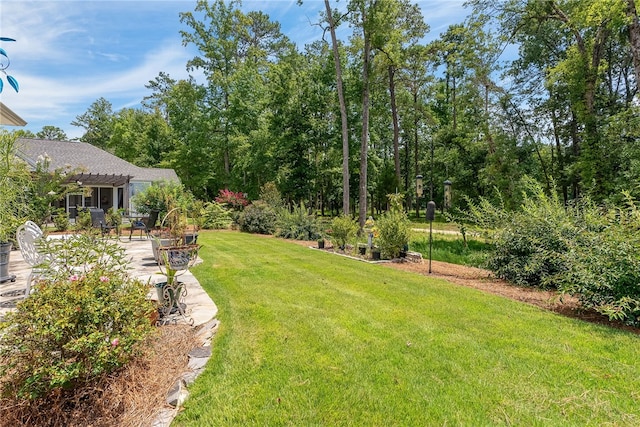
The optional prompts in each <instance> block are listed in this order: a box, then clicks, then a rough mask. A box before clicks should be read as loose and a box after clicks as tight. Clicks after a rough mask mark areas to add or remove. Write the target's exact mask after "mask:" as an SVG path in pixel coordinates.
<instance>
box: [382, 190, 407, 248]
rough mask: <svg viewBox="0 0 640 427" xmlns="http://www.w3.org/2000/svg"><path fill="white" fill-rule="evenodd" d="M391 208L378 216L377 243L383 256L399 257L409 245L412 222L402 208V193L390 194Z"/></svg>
mask: <svg viewBox="0 0 640 427" xmlns="http://www.w3.org/2000/svg"><path fill="white" fill-rule="evenodd" d="M389 199H390V209H389V211H387V212H385V213H384V214H382V215H381V216H380V218H378V220H377V221H376V225H375V227H376V229H377V230H378V233H377V234H378V236H377V237H376V239H375V243H376V245H377V246H378V247H379V248H380V252H381V254H382V257H383V258H397V257H398V256H399V255H400V252H401V251H403V250H405V248H406V247H408V245H409V239H410V237H411V230H410V227H409V226H410V222H409V219H408V218H407V215H406V214H405V213H404V211H403V210H402V195H399V194H398V195H396V194H393V195H389Z"/></svg>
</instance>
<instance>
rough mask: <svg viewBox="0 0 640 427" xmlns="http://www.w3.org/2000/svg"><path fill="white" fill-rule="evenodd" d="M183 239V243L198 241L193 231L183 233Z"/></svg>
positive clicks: (192, 243) (191, 243) (193, 243)
mask: <svg viewBox="0 0 640 427" xmlns="http://www.w3.org/2000/svg"><path fill="white" fill-rule="evenodd" d="M183 241H184V244H185V245H195V244H196V243H198V233H197V232H195V231H194V232H193V233H185V235H184V239H183Z"/></svg>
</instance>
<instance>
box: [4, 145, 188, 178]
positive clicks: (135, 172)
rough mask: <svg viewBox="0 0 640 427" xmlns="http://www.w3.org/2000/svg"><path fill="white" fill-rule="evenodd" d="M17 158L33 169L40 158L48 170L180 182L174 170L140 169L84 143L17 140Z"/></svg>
mask: <svg viewBox="0 0 640 427" xmlns="http://www.w3.org/2000/svg"><path fill="white" fill-rule="evenodd" d="M16 146H17V154H18V157H20V158H21V159H23V160H24V161H25V162H27V163H28V164H29V166H31V167H32V168H35V165H36V163H37V162H38V158H39V157H44V156H45V155H46V156H48V157H49V158H50V159H51V161H50V165H49V169H50V170H51V171H53V170H55V169H58V168H65V167H69V166H70V167H71V168H73V169H77V168H79V169H81V170H82V172H83V173H84V174H85V176H86V175H87V174H91V175H122V176H129V177H130V178H131V180H132V181H162V180H169V181H179V178H178V175H177V174H176V172H175V171H174V170H173V169H160V168H141V167H139V166H136V165H134V164H131V163H129V162H127V161H126V160H123V159H121V158H119V157H117V156H114V155H113V154H111V153H109V152H107V151H104V150H102V149H100V148H98V147H96V146H94V145H91V144H89V143H86V142H75V141H54V140H47V139H29V138H18V141H17V143H16Z"/></svg>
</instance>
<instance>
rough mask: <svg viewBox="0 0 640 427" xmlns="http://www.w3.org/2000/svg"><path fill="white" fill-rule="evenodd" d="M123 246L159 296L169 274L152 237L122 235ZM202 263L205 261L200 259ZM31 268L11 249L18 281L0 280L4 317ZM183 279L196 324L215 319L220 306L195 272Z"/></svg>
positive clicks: (153, 293)
mask: <svg viewBox="0 0 640 427" xmlns="http://www.w3.org/2000/svg"><path fill="white" fill-rule="evenodd" d="M120 245H122V246H123V247H124V248H125V251H126V254H127V256H129V257H131V263H130V267H131V275H132V276H133V277H136V278H138V279H140V280H142V281H143V282H144V283H149V284H150V289H149V297H150V298H152V299H156V298H157V297H156V290H155V288H154V287H153V285H154V284H155V283H158V282H162V281H163V280H164V278H165V277H164V275H162V274H161V273H160V269H159V267H158V264H157V263H156V262H155V260H154V258H153V253H152V251H151V240H149V239H145V238H138V239H136V238H135V237H134V239H133V240H132V241H131V242H129V241H128V240H125V239H124V238H122V240H120ZM199 262H202V261H201V260H199ZM30 271H31V267H30V266H29V265H28V264H27V263H26V262H25V261H24V260H23V258H22V254H21V253H20V251H19V250H13V251H11V258H10V260H9V273H10V274H12V275H15V276H16V280H15V282H4V283H0V319H1V318H2V317H4V315H5V314H6V313H7V312H8V311H10V310H12V309H13V308H15V303H16V301H19V300H20V298H21V297H20V296H18V297H16V296H15V295H16V293H20V291H21V290H23V289H24V288H25V282H26V280H27V277H28V276H29V272H30ZM180 281H181V282H184V283H185V285H186V289H187V295H186V297H185V301H184V302H185V303H186V307H187V316H189V317H190V318H192V319H193V325H194V326H199V325H203V324H206V323H207V322H209V321H211V320H212V319H214V318H215V317H216V315H217V312H218V308H217V307H216V305H215V303H214V302H213V301H212V300H211V298H209V296H208V295H207V293H206V292H205V291H204V289H202V287H201V286H200V283H199V282H198V281H197V280H196V278H195V277H194V276H193V274H191V272H189V271H187V272H185V273H184V274H183V275H181V276H180ZM178 323H188V322H187V321H186V320H185V319H180V320H179V321H178Z"/></svg>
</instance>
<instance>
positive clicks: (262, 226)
mask: <svg viewBox="0 0 640 427" xmlns="http://www.w3.org/2000/svg"><path fill="white" fill-rule="evenodd" d="M277 220H278V217H277V215H276V212H275V211H274V210H273V209H272V208H271V207H270V206H268V205H267V204H266V203H264V202H262V201H260V200H256V201H255V202H253V203H252V204H250V205H249V206H247V207H246V208H245V209H244V211H242V213H241V214H240V217H239V219H238V223H239V224H240V229H241V230H242V231H244V232H247V233H257V234H273V233H274V231H275V230H276V223H277Z"/></svg>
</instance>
